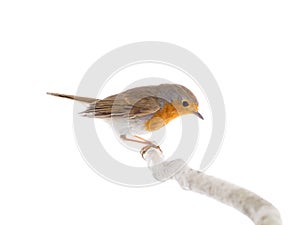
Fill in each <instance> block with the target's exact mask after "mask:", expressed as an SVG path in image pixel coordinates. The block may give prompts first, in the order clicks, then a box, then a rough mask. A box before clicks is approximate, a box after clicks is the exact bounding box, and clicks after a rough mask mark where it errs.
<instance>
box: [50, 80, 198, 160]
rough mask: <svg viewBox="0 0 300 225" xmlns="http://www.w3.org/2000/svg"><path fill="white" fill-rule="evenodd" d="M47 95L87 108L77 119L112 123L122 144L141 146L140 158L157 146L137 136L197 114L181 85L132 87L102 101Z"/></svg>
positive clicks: (194, 100)
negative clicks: (130, 143) (85, 105)
mask: <svg viewBox="0 0 300 225" xmlns="http://www.w3.org/2000/svg"><path fill="white" fill-rule="evenodd" d="M47 94H49V95H53V96H57V97H61V98H67V99H72V100H75V101H79V102H82V103H86V104H87V108H86V109H85V110H84V111H83V112H80V113H79V114H80V115H81V116H85V117H90V118H100V119H104V120H106V121H110V122H112V124H113V125H114V128H115V129H116V130H117V132H118V134H119V137H120V138H121V139H122V140H123V141H131V142H137V143H140V144H144V145H145V146H144V148H142V150H141V154H142V156H143V155H144V153H145V152H146V151H147V150H148V149H149V148H150V147H155V148H157V149H159V150H160V151H161V149H160V147H159V146H157V145H155V144H154V143H153V142H151V141H149V140H146V139H144V138H142V137H140V136H139V135H142V134H146V133H149V132H153V131H156V130H159V129H161V128H162V127H164V126H165V125H167V124H168V123H169V122H171V121H172V120H174V119H175V118H177V117H180V116H183V115H187V114H194V115H196V116H197V117H198V118H200V119H202V120H203V119H204V118H203V116H202V115H201V114H200V112H199V111H198V108H199V103H198V100H197V98H196V96H195V95H194V94H193V93H192V91H190V90H189V89H188V88H186V87H185V86H183V85H180V84H173V83H171V84H170V83H163V84H159V85H147V86H139V87H134V88H131V89H128V90H125V91H123V92H121V93H119V94H115V95H111V96H108V97H106V98H104V99H96V98H89V97H81V96H76V95H67V94H59V93H53V92H47Z"/></svg>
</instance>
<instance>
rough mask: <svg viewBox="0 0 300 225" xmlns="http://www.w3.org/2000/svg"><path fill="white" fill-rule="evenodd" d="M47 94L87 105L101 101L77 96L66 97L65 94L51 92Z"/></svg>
mask: <svg viewBox="0 0 300 225" xmlns="http://www.w3.org/2000/svg"><path fill="white" fill-rule="evenodd" d="M47 94H48V95H53V96H57V97H61V98H68V99H72V100H76V101H80V102H85V103H93V102H95V101H99V99H97V98H87V97H80V96H76V95H65V94H59V93H51V92H47Z"/></svg>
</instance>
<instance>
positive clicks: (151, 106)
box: [82, 95, 160, 119]
mask: <svg viewBox="0 0 300 225" xmlns="http://www.w3.org/2000/svg"><path fill="white" fill-rule="evenodd" d="M158 110H160V100H159V99H157V98H155V97H144V98H141V99H140V100H138V101H136V102H133V101H132V100H131V99H130V98H128V97H126V96H120V95H112V96H109V97H107V98H105V99H103V100H99V101H97V102H95V103H92V104H90V106H89V108H87V110H85V111H84V112H82V114H83V115H84V116H88V117H96V118H110V117H126V118H128V117H129V118H131V119H133V118H136V117H143V116H146V115H151V114H154V113H155V112H157V111H158Z"/></svg>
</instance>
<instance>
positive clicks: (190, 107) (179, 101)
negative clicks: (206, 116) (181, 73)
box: [166, 84, 203, 119]
mask: <svg viewBox="0 0 300 225" xmlns="http://www.w3.org/2000/svg"><path fill="white" fill-rule="evenodd" d="M167 85H170V86H169V93H168V94H169V101H170V103H171V104H172V105H173V106H174V107H175V108H176V110H177V112H178V114H180V115H186V114H194V115H196V116H198V117H199V118H200V119H203V116H202V115H201V114H200V113H199V112H198V108H199V105H198V100H197V98H196V96H195V95H194V94H193V92H191V91H190V90H189V89H188V88H186V87H184V86H182V85H179V84H167ZM166 89H168V88H166Z"/></svg>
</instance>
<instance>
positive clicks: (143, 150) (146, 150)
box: [140, 143, 162, 159]
mask: <svg viewBox="0 0 300 225" xmlns="http://www.w3.org/2000/svg"><path fill="white" fill-rule="evenodd" d="M150 148H155V149H158V150H159V151H160V152H161V153H162V150H161V148H160V147H159V146H158V145H154V144H152V143H151V144H149V145H146V146H144V147H143V148H142V149H141V151H140V153H141V155H142V157H143V159H145V157H144V155H145V154H146V153H147V152H148V150H149V149H150Z"/></svg>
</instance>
